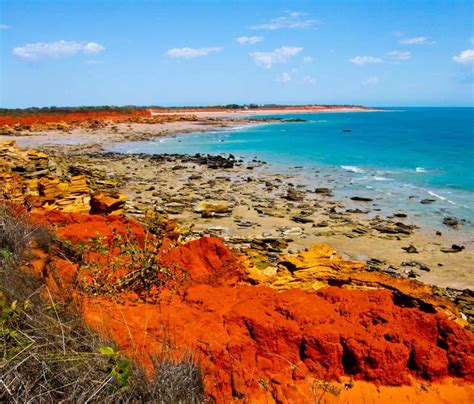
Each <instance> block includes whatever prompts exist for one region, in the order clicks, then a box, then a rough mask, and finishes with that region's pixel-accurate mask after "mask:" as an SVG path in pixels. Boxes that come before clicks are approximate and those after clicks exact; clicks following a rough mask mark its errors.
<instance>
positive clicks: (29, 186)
mask: <svg viewBox="0 0 474 404" xmlns="http://www.w3.org/2000/svg"><path fill="white" fill-rule="evenodd" d="M0 198H1V199H4V200H7V201H9V202H12V203H16V204H27V205H28V206H29V207H30V208H38V207H42V208H44V209H46V210H50V211H52V210H61V211H63V212H75V213H89V212H91V211H92V212H93V213H103V214H111V213H113V214H121V213H123V208H124V205H125V201H126V200H127V197H126V196H125V195H123V194H121V193H119V192H108V193H98V192H92V191H91V189H90V187H89V185H88V181H87V178H86V177H85V176H84V175H73V176H65V175H61V173H60V172H59V170H58V167H57V164H56V163H55V162H54V161H53V160H51V159H50V158H49V156H48V155H47V154H45V153H42V152H37V151H35V150H30V149H24V148H21V147H18V146H17V145H16V143H15V142H14V141H10V142H0Z"/></svg>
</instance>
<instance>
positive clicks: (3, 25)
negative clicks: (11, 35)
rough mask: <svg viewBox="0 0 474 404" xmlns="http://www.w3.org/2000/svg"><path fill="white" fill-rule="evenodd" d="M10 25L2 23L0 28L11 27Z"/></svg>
mask: <svg viewBox="0 0 474 404" xmlns="http://www.w3.org/2000/svg"><path fill="white" fill-rule="evenodd" d="M10 28H11V27H10V25H8V24H0V29H10Z"/></svg>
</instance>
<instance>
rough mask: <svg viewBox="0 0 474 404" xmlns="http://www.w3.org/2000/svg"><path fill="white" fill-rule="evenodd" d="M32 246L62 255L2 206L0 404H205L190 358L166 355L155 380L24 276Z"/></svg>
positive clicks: (39, 230) (42, 232)
mask: <svg viewBox="0 0 474 404" xmlns="http://www.w3.org/2000/svg"><path fill="white" fill-rule="evenodd" d="M32 246H35V248H37V249H38V250H39V251H42V252H43V253H48V254H49V253H51V252H52V251H53V250H54V249H56V250H57V251H56V253H61V244H60V243H59V242H58V240H57V239H56V238H55V236H54V235H53V234H52V233H51V232H49V231H48V230H47V229H45V228H43V227H39V226H33V225H31V224H30V223H29V222H28V221H26V220H25V219H24V218H23V217H22V216H21V214H15V213H12V212H11V211H10V210H9V209H7V208H6V207H5V206H1V207H0V355H1V356H0V401H2V402H4V401H8V402H70V403H76V402H99V401H101V402H164V403H178V402H190V403H193V402H194V403H196V402H200V401H202V399H203V390H204V389H203V382H202V377H201V373H200V371H199V369H198V368H197V367H196V365H195V364H194V360H193V358H192V357H191V356H187V357H183V358H182V359H181V360H179V361H176V360H174V359H171V357H170V356H169V355H168V354H167V353H166V352H165V351H163V352H162V355H161V356H160V357H157V358H155V359H154V364H155V366H154V377H153V379H151V380H150V379H149V378H148V377H147V375H146V374H145V372H144V370H143V369H142V368H140V367H138V366H137V365H136V364H135V363H133V362H132V361H130V360H129V359H127V358H125V357H124V356H123V355H122V354H121V353H120V352H119V351H118V349H117V348H116V347H115V346H114V345H113V344H112V343H111V342H110V341H105V340H103V339H102V338H100V337H99V336H98V335H96V334H94V333H93V332H92V331H91V330H90V329H89V328H87V327H86V326H85V325H84V323H83V321H82V319H81V318H80V316H79V315H78V314H76V312H75V311H74V309H73V308H72V305H71V302H64V301H61V302H58V301H55V300H54V298H53V294H52V293H51V292H50V290H49V288H48V286H47V285H46V284H44V283H43V282H42V281H41V280H40V279H39V278H38V277H35V276H34V275H33V274H31V273H29V272H28V271H26V270H24V269H20V267H21V265H22V264H24V263H25V262H26V261H29V260H32V259H34V257H33V256H31V254H32V253H31V251H32V249H31V248H32ZM63 253H64V252H63ZM28 254H30V256H28Z"/></svg>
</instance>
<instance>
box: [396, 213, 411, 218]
mask: <svg viewBox="0 0 474 404" xmlns="http://www.w3.org/2000/svg"><path fill="white" fill-rule="evenodd" d="M407 216H408V215H407V214H406V213H394V214H393V217H398V218H405V217H407Z"/></svg>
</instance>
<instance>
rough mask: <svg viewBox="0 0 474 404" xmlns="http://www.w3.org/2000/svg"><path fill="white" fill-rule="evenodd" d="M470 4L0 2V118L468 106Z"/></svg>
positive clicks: (408, 0)
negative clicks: (73, 110) (66, 111)
mask: <svg viewBox="0 0 474 404" xmlns="http://www.w3.org/2000/svg"><path fill="white" fill-rule="evenodd" d="M473 9H474V0H467V1H465V0H425V1H422V0H417V1H415V0H403V1H396V0H391V1H388V0H351V1H349V0H338V1H334V0H326V1H322V0H321V1H320V0H311V1H304V0H301V1H300V0H292V1H281V0H271V1H266V0H251V1H250V0H240V1H237V0H221V1H218V0H194V1H191V0H187V1H181V0H169V1H159V0H155V1H151V0H148V1H147V0H101V1H98V0H96V1H91V0H74V1H71V0H34V1H33V0H0V106H1V107H4V108H25V107H31V106H36V107H42V106H78V105H132V104H133V105H163V106H184V105H217V104H229V103H239V104H244V103H257V104H261V103H276V104H358V105H367V106H473V105H474V94H473V93H474V90H473V86H474V32H473V21H474V14H473Z"/></svg>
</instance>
